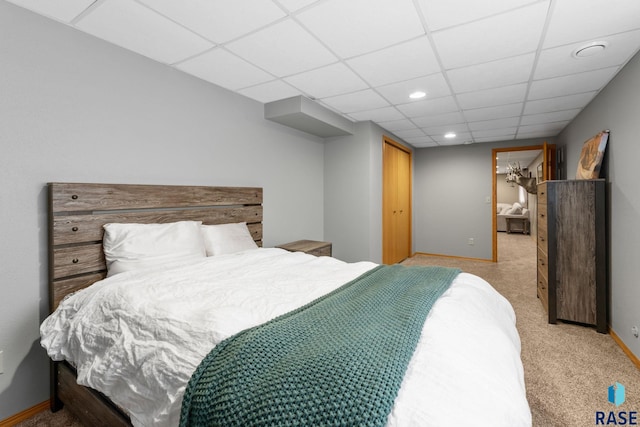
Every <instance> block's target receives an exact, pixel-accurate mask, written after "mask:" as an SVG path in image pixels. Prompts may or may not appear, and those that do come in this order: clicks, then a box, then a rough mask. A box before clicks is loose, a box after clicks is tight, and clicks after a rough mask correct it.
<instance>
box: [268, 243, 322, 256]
mask: <svg viewBox="0 0 640 427" xmlns="http://www.w3.org/2000/svg"><path fill="white" fill-rule="evenodd" d="M276 248H280V249H285V250H287V251H289V252H304V253H307V254H311V255H315V256H331V243H330V242H320V241H317V240H296V241H295V242H289V243H284V244H282V245H278V246H276Z"/></svg>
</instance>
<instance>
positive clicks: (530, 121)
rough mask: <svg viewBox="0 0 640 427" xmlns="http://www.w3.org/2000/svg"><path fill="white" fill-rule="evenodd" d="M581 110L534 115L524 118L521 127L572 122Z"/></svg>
mask: <svg viewBox="0 0 640 427" xmlns="http://www.w3.org/2000/svg"><path fill="white" fill-rule="evenodd" d="M580 111H581V110H580V109H574V110H564V111H554V112H553V113H542V114H532V115H528V116H522V119H521V120H520V125H521V126H525V125H537V124H543V123H553V122H563V121H570V120H572V119H573V118H574V117H575V116H577V115H578V113H579V112H580Z"/></svg>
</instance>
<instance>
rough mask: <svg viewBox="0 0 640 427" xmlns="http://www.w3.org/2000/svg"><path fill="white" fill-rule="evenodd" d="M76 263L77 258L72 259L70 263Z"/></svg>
mask: <svg viewBox="0 0 640 427" xmlns="http://www.w3.org/2000/svg"><path fill="white" fill-rule="evenodd" d="M78 261H79V260H78V258H74V259H72V260H71V262H72V263H74V264H77V263H78Z"/></svg>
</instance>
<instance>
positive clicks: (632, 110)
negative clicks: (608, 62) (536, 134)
mask: <svg viewBox="0 0 640 427" xmlns="http://www.w3.org/2000/svg"><path fill="white" fill-rule="evenodd" d="M639 116H640V54H638V55H636V56H635V57H634V58H633V59H632V60H631V61H630V62H629V63H628V64H627V65H626V66H625V67H624V69H623V70H622V71H621V72H620V73H619V74H618V75H617V76H616V77H615V78H614V79H613V81H611V83H609V84H608V85H607V87H606V88H605V89H604V90H603V91H602V92H600V94H598V96H597V97H596V98H595V99H594V100H593V101H592V102H591V103H590V104H589V105H588V106H587V108H585V109H584V110H583V111H582V112H581V113H580V115H579V116H578V117H577V118H575V119H574V120H573V121H572V122H571V123H570V124H569V126H568V127H567V128H566V129H565V130H564V131H563V132H562V133H561V134H560V135H559V136H558V138H557V143H558V145H559V146H564V147H565V152H566V166H567V178H569V179H573V178H575V175H576V168H577V166H578V159H579V158H580V152H581V150H582V145H583V143H584V142H585V141H586V140H588V139H589V138H591V137H592V136H594V135H595V134H597V133H598V132H600V131H601V130H604V129H609V130H610V131H611V135H610V138H609V143H608V145H607V149H606V154H605V162H604V163H605V170H606V171H604V172H606V173H605V176H606V178H607V180H608V186H607V190H608V199H609V204H610V206H609V217H608V222H609V234H610V236H609V240H610V254H609V258H610V266H609V268H610V280H611V290H610V298H611V301H610V307H611V315H610V324H611V327H612V329H613V330H614V331H615V333H616V334H617V335H618V336H619V337H620V338H621V339H622V341H624V343H625V344H626V346H627V347H629V349H631V351H633V353H634V354H635V355H636V356H637V357H640V340H639V339H638V338H634V337H633V336H632V334H631V327H632V326H634V325H635V326H638V327H639V328H640V308H638V305H639V304H640V284H639V283H640V281H639V280H638V277H640V263H639V262H638V256H639V255H640V246H639V243H638V242H640V228H639V227H638V224H639V223H640V190H639V189H638V182H639V181H640V180H639V179H638V160H639V159H640V143H639V138H640V120H638V118H639Z"/></svg>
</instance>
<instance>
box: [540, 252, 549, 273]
mask: <svg viewBox="0 0 640 427" xmlns="http://www.w3.org/2000/svg"><path fill="white" fill-rule="evenodd" d="M548 268H549V259H548V257H547V253H546V252H545V251H543V250H542V249H540V247H538V274H542V275H543V276H544V277H545V278H547V277H548V276H547V271H548Z"/></svg>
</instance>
